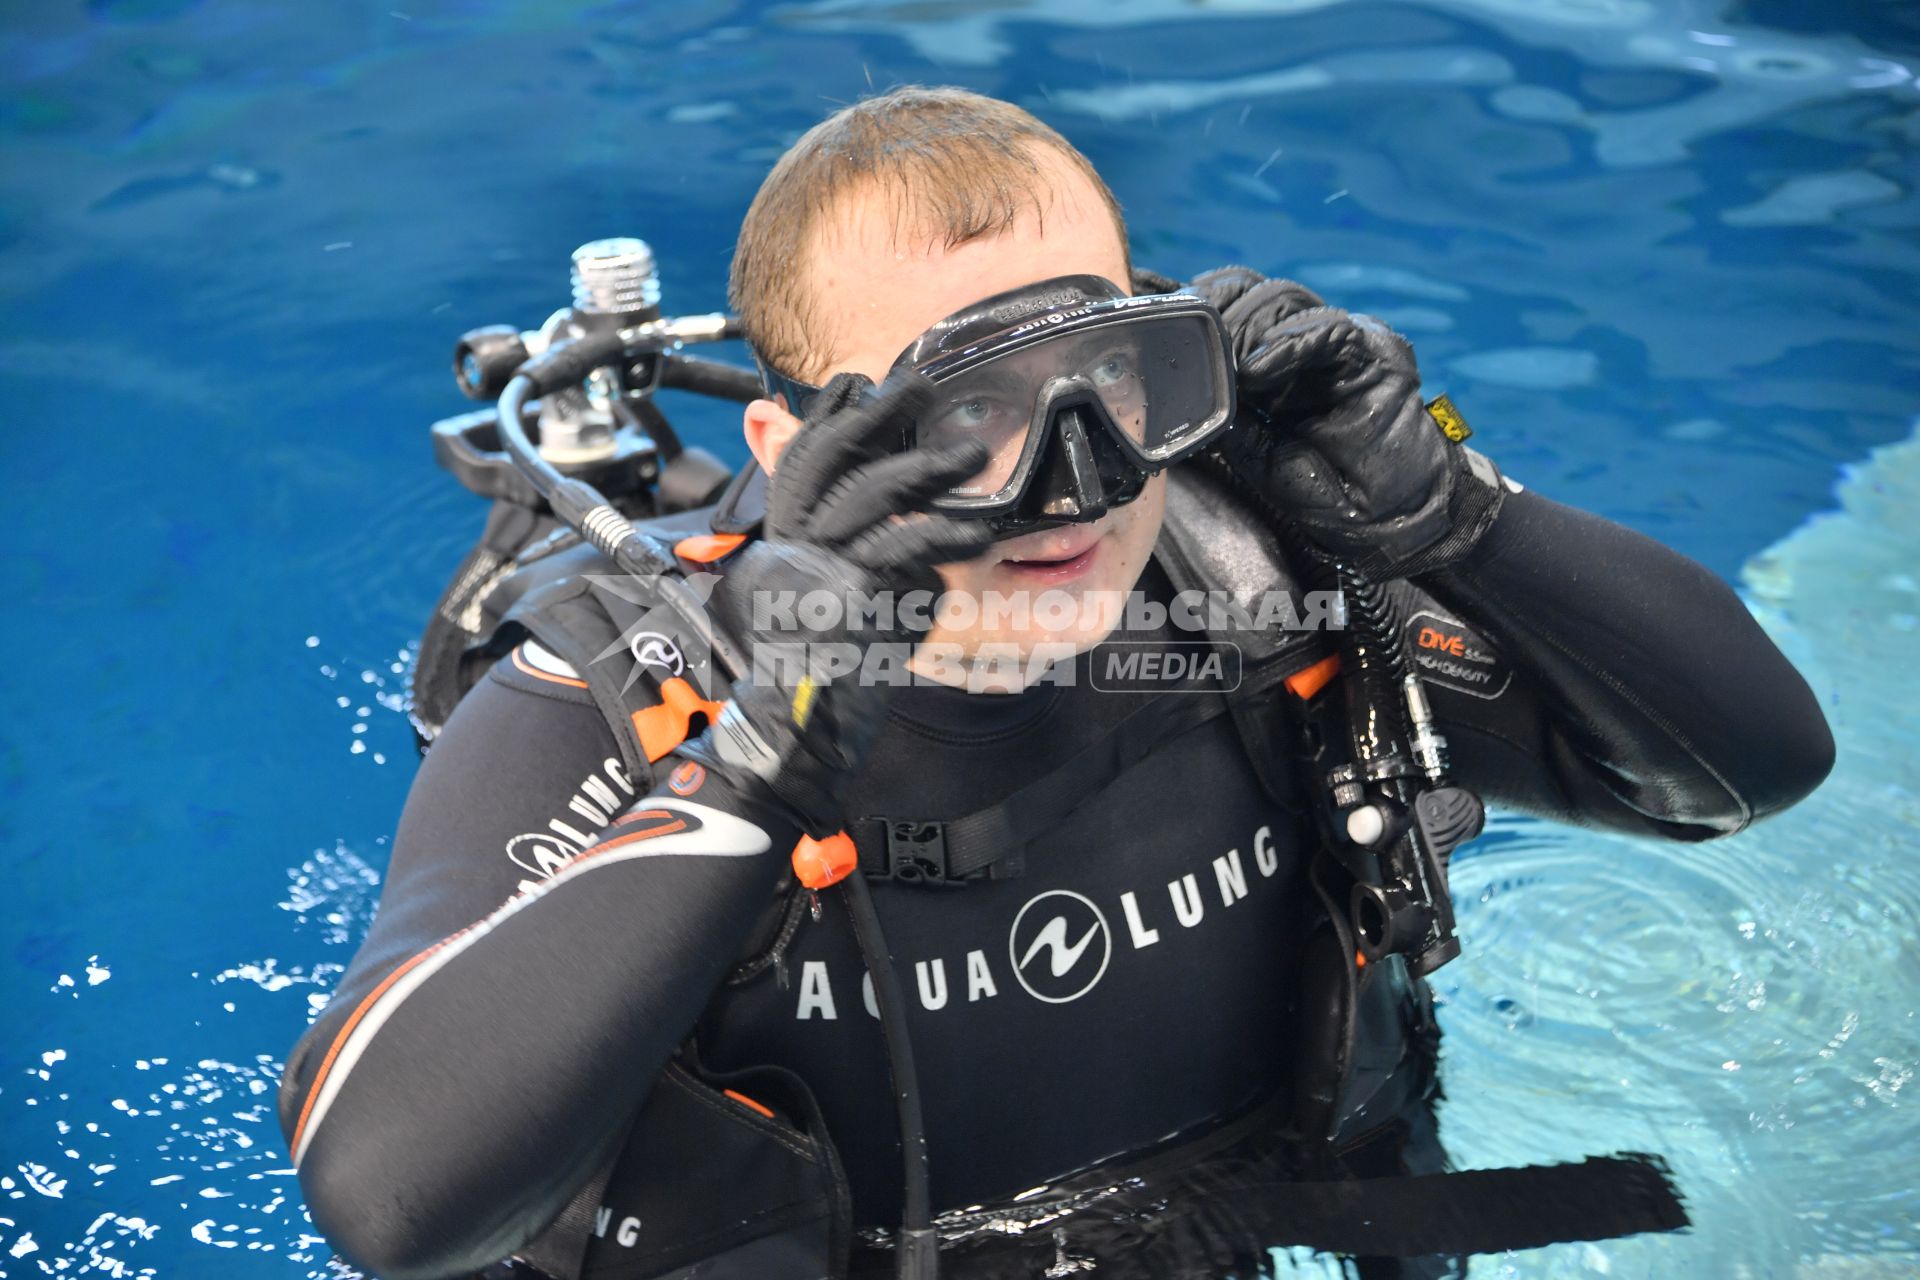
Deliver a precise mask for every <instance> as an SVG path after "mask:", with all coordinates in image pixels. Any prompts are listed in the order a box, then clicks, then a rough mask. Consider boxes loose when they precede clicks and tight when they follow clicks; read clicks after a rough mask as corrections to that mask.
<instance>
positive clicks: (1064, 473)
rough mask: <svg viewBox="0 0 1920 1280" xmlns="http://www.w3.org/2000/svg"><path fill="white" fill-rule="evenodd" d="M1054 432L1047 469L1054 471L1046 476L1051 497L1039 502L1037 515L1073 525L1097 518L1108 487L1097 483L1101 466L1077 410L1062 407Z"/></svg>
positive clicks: (1104, 506)
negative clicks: (1055, 442)
mask: <svg viewBox="0 0 1920 1280" xmlns="http://www.w3.org/2000/svg"><path fill="white" fill-rule="evenodd" d="M1055 432H1056V439H1057V440H1058V442H1059V443H1058V446H1057V448H1056V450H1055V453H1054V458H1053V460H1052V461H1053V465H1052V466H1051V467H1050V468H1049V470H1050V471H1052V472H1053V474H1052V475H1050V476H1048V477H1047V479H1048V480H1050V481H1052V482H1053V483H1051V484H1049V485H1048V489H1050V490H1051V491H1052V494H1053V496H1052V497H1050V498H1048V499H1047V500H1046V502H1045V503H1043V504H1042V505H1041V507H1040V514H1041V515H1042V516H1044V517H1046V518H1047V519H1049V520H1065V521H1068V522H1070V523H1075V524H1086V523H1088V522H1090V521H1094V520H1098V519H1099V518H1100V517H1101V516H1103V515H1105V514H1107V490H1106V486H1105V485H1103V484H1101V483H1100V466H1099V464H1098V462H1096V461H1095V459H1094V456H1093V445H1092V443H1091V442H1090V441H1089V440H1088V439H1087V429H1086V424H1085V422H1084V421H1083V419H1082V418H1081V413H1080V410H1078V409H1064V410H1062V411H1061V413H1060V418H1059V423H1058V425H1057V427H1056V428H1055Z"/></svg>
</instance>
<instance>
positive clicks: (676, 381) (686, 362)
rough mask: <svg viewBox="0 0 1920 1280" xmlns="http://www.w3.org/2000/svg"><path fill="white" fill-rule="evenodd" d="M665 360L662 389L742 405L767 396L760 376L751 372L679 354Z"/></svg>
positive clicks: (662, 369) (661, 373) (718, 362)
mask: <svg viewBox="0 0 1920 1280" xmlns="http://www.w3.org/2000/svg"><path fill="white" fill-rule="evenodd" d="M663 359H664V360H665V361H666V363H665V364H664V365H663V366H661V369H660V385H661V386H662V387H666V388H670V389H672V390H676V391H692V392H695V393H696V394H699V395H703V396H712V397H713V398H714V399H716V400H734V401H737V402H739V403H741V404H745V403H746V402H747V401H749V400H758V399H759V398H760V397H761V396H763V395H765V394H766V391H765V390H764V389H763V388H762V387H761V385H760V375H759V374H757V373H755V372H754V371H753V370H751V369H742V368H740V367H739V366H738V365H731V364H722V363H721V362H720V361H718V360H703V359H701V358H700V357H699V356H687V355H679V354H677V353H676V354H672V355H667V356H665V357H663Z"/></svg>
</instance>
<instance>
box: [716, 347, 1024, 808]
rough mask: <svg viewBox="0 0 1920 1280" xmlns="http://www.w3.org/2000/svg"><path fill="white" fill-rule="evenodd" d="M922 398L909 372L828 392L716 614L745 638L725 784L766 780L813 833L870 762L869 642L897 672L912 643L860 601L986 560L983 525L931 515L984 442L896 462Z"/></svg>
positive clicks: (913, 453) (879, 713) (724, 722)
mask: <svg viewBox="0 0 1920 1280" xmlns="http://www.w3.org/2000/svg"><path fill="white" fill-rule="evenodd" d="M931 398H932V384H930V383H929V382H927V380H926V379H925V378H922V377H920V376H919V375H917V374H907V375H904V376H896V377H894V378H890V379H888V381H887V383H886V384H885V385H884V386H882V387H880V388H878V389H877V390H876V389H875V388H874V385H873V383H872V382H871V381H870V380H869V379H867V378H864V377H861V376H860V375H858V374H840V375H838V376H836V377H835V378H834V379H833V380H832V381H831V382H829V383H827V385H826V387H825V388H824V389H823V391H822V392H821V394H820V395H819V396H818V397H816V399H815V400H814V403H813V405H812V407H811V408H810V409H809V410H808V413H807V419H806V425H805V426H804V427H803V428H802V430H801V431H800V433H799V434H798V435H797V436H795V437H794V439H793V441H792V442H791V443H790V444H789V445H788V446H787V448H786V450H785V452H784V453H782V454H781V456H780V459H779V463H778V466H777V467H776V468H775V470H774V473H773V475H772V477H771V478H770V481H769V483H768V490H767V515H766V521H765V536H764V537H763V538H762V539H760V540H759V541H756V542H753V543H750V544H749V545H748V546H747V547H746V548H744V549H743V550H742V551H741V552H740V554H739V555H738V556H737V557H736V558H735V560H734V561H733V563H732V564H731V565H729V567H728V570H727V574H726V578H725V580H724V582H723V584H722V586H721V588H720V590H719V592H718V593H717V594H716V595H715V598H714V599H715V603H716V604H717V605H718V606H719V607H720V609H721V611H722V613H723V614H724V615H725V616H726V621H727V623H728V624H729V625H730V629H731V630H732V632H733V634H734V635H735V636H736V637H739V638H740V639H742V640H743V641H744V642H745V647H746V649H747V650H748V657H749V660H750V662H751V664H752V667H751V671H750V673H749V674H748V675H747V676H745V677H744V678H742V679H740V680H737V681H735V683H734V686H733V697H732V700H731V702H730V704H729V709H728V711H727V713H726V714H725V715H723V716H722V718H721V723H720V724H719V725H717V726H715V729H714V733H713V737H712V743H711V749H712V750H713V751H714V752H715V753H716V754H717V755H718V757H719V758H720V760H721V761H722V762H724V763H725V764H726V765H729V766H733V769H732V770H730V772H737V770H738V769H739V768H742V767H744V768H745V769H747V770H749V771H750V772H751V773H753V774H755V775H757V776H758V777H760V778H761V779H762V780H763V781H764V782H766V783H767V784H769V785H770V786H771V787H772V789H773V792H774V795H775V796H776V798H777V799H778V800H779V801H780V802H781V803H782V804H783V806H784V807H786V808H788V809H789V810H791V811H792V813H793V815H794V816H795V817H796V818H798V819H799V821H800V825H801V826H803V827H804V828H805V829H806V830H807V833H808V834H809V835H813V836H817V837H823V836H827V835H830V834H832V833H833V832H835V831H837V830H839V829H840V828H841V827H842V826H844V825H845V819H844V815H843V814H842V812H841V800H842V797H843V796H844V794H845V789H846V787H847V785H848V783H850V782H851V781H852V778H853V776H854V775H855V774H856V773H857V772H858V771H859V769H860V767H861V766H862V765H863V764H864V763H865V761H866V755H867V751H868V749H869V748H870V747H871V746H872V743H873V739H874V738H875V736H876V735H877V734H878V732H879V729H880V724H881V721H882V719H883V718H884V716H885V713H886V698H887V695H888V692H889V689H890V685H889V684H888V683H886V682H884V681H875V680H874V679H871V678H863V674H870V671H871V669H872V668H871V665H870V662H869V659H870V658H872V657H874V656H876V655H874V653H873V650H874V647H875V646H876V645H892V646H896V647H897V648H898V652H897V653H895V654H889V655H887V661H886V663H885V666H886V668H887V669H888V670H889V671H892V672H896V673H897V672H903V671H904V670H905V663H906V658H907V657H908V655H909V654H910V653H911V652H912V644H913V638H912V634H911V632H909V631H907V630H906V629H905V628H904V627H903V626H902V625H900V621H901V620H900V617H899V611H898V610H883V611H882V612H881V613H880V615H879V616H880V618H881V619H882V620H885V619H886V618H887V616H888V614H889V612H890V613H891V614H892V621H893V623H894V625H892V626H890V627H880V626H877V625H875V624H874V615H873V614H872V613H871V612H870V611H869V610H867V609H865V608H864V607H861V606H862V605H863V604H864V602H865V601H867V600H869V599H870V598H872V597H875V596H876V595H878V594H879V593H882V592H885V593H891V594H892V597H893V599H894V600H895V601H897V600H898V599H899V598H900V597H901V596H903V595H905V594H906V593H907V592H911V591H917V590H927V591H931V592H934V593H937V592H938V590H939V587H940V579H939V577H938V575H937V574H936V573H935V572H934V566H935V565H938V564H944V563H948V562H952V561H958V560H966V559H969V558H971V557H973V556H976V555H978V554H979V553H980V552H982V551H984V550H985V549H986V548H987V546H988V545H989V544H990V543H991V542H992V533H991V531H990V530H989V529H988V528H987V527H986V525H985V523H984V522H981V521H961V520H951V519H948V518H946V517H944V516H939V515H934V514H931V513H930V512H929V510H928V507H929V504H930V503H931V502H932V501H933V499H934V498H935V497H937V496H938V495H939V494H940V493H942V492H943V491H944V490H946V489H948V488H950V487H952V486H953V485H955V484H957V483H959V482H960V481H962V480H964V479H966V478H967V477H968V476H970V475H973V474H975V473H976V472H978V471H979V470H980V468H981V467H983V466H985V465H986V461H987V454H986V448H985V446H983V445H981V444H979V443H978V442H971V441H970V442H968V443H967V444H965V445H961V446H958V447H955V448H950V449H931V448H917V449H912V450H908V451H906V452H901V450H900V442H901V441H902V440H903V439H904V438H905V430H904V428H905V426H906V424H907V423H908V422H909V421H910V420H911V418H912V416H913V415H914V414H915V413H918V412H920V411H921V410H922V409H924V408H925V406H926V405H927V403H928V402H929V401H930V400H931Z"/></svg>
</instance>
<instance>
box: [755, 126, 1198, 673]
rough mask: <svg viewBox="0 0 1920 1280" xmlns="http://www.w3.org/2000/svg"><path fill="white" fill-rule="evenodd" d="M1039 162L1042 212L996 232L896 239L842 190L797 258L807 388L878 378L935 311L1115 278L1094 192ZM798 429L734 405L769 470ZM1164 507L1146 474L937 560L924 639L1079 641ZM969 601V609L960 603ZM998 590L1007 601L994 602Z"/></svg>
mask: <svg viewBox="0 0 1920 1280" xmlns="http://www.w3.org/2000/svg"><path fill="white" fill-rule="evenodd" d="M1041 163H1042V168H1043V176H1042V184H1041V188H1040V189H1041V190H1042V191H1043V193H1047V195H1046V196H1045V197H1044V198H1043V205H1044V209H1043V211H1042V212H1041V213H1036V212H1035V211H1033V210H1031V209H1028V210H1023V211H1022V212H1021V215H1020V217H1019V218H1018V219H1017V220H1016V221H1015V222H1014V224H1013V226H1012V227H1010V228H1009V229H1008V230H1007V231H1005V232H1003V233H1001V234H999V235H995V236H991V237H986V238H982V239H978V240H973V241H969V242H968V243H966V244H963V245H959V246H957V247H955V248H952V249H946V248H942V247H941V246H940V245H939V244H937V243H936V244H933V245H913V244H909V243H895V236H894V210H893V209H892V207H891V204H890V203H889V202H887V201H885V200H881V199H877V198H855V199H852V200H849V201H848V202H847V205H846V207H845V208H844V209H842V210H841V211H840V212H839V215H838V216H837V217H836V218H834V219H832V220H831V222H830V224H829V225H828V226H827V227H826V228H825V229H824V230H823V232H822V234H821V235H820V236H819V238H818V240H817V241H816V243H815V245H814V247H813V252H812V254H811V255H810V259H809V261H808V262H807V264H806V270H807V272H808V288H809V290H810V292H811V296H812V297H813V298H814V299H816V300H817V302H818V314H819V318H820V332H819V334H817V335H816V341H818V342H819V343H821V345H822V346H823V347H824V348H825V349H826V350H828V351H831V352H832V353H833V358H832V360H831V361H830V362H829V365H828V368H827V369H826V370H811V371H809V372H811V373H814V374H817V375H819V376H818V377H816V378H815V379H813V380H814V381H815V383H816V385H817V384H818V383H820V382H824V381H825V380H826V378H827V376H830V375H831V374H832V373H840V372H853V373H862V374H865V375H866V376H868V377H869V378H872V379H874V380H875V381H876V382H878V381H880V380H882V379H883V378H884V377H885V376H886V373H887V370H888V368H889V367H890V366H891V365H892V363H893V360H894V357H896V356H897V355H899V353H900V352H901V350H902V349H904V348H905V347H906V346H907V345H908V344H909V343H910V342H912V341H913V340H914V339H915V338H917V337H919V336H920V334H922V333H923V332H925V331H926V330H927V329H928V328H930V327H931V326H932V325H933V324H934V323H935V322H936V321H939V320H941V319H943V318H945V317H946V316H948V315H951V314H952V313H954V312H955V311H958V310H960V309H961V308H962V307H965V306H968V305H970V304H972V303H974V302H977V301H979V300H980V299H982V298H985V297H988V296H991V295H993V294H996V293H1001V292H1004V291H1006V290H1009V289H1015V288H1019V287H1021V286H1023V285H1028V284H1034V283H1036V282H1038V281H1041V280H1050V279H1052V278H1054V277H1056V276H1063V275H1080V274H1085V275H1095V276H1101V277H1104V278H1105V279H1108V280H1111V281H1113V282H1115V283H1116V284H1118V285H1120V286H1122V287H1123V288H1124V287H1126V286H1127V283H1128V282H1127V266H1126V261H1127V260H1126V254H1125V251H1124V249H1123V247H1122V245H1121V243H1120V235H1119V231H1118V229H1117V228H1116V227H1115V226H1114V224H1113V218H1112V216H1111V215H1110V214H1109V212H1108V211H1107V208H1106V205H1105V203H1104V202H1103V201H1102V200H1101V199H1100V196H1099V193H1098V192H1097V191H1095V190H1094V188H1093V185H1092V184H1091V183H1090V182H1088V181H1087V180H1086V178H1085V177H1084V176H1082V175H1081V174H1080V173H1079V172H1077V171H1076V170H1075V169H1074V168H1073V166H1072V165H1070V164H1069V163H1067V162H1066V161H1065V160H1064V159H1061V158H1059V157H1057V156H1055V155H1053V154H1052V153H1044V154H1043V156H1042V160H1041ZM1089 374H1090V376H1095V377H1097V376H1098V371H1096V370H1090V371H1089ZM1116 407H1118V406H1116ZM962 411H963V412H972V413H975V414H978V413H980V412H983V411H984V410H983V409H982V408H981V407H980V406H972V407H970V408H964V409H963V410H962ZM799 429H800V423H799V422H798V421H797V420H796V419H795V418H794V417H793V416H792V415H791V414H788V413H787V412H786V411H785V409H784V408H782V407H781V406H780V405H777V404H775V403H773V402H771V401H767V400H757V401H755V402H754V403H753V404H751V405H749V406H747V410H746V433H747V443H748V445H749V447H750V448H752V450H753V452H754V456H755V457H756V458H758V459H759V461H760V464H761V465H762V466H763V467H766V468H767V469H768V470H773V469H775V468H776V467H777V466H778V465H779V455H780V451H781V450H782V449H784V448H785V446H786V443H787V441H788V440H790V439H792V437H793V435H794V434H795V433H796V432H798V431H799ZM1165 504H1166V477H1165V475H1164V474H1162V475H1156V476H1154V477H1153V478H1152V479H1150V480H1149V481H1148V482H1147V484H1146V487H1145V489H1144V490H1143V491H1142V492H1141V495H1140V497H1139V498H1137V499H1136V500H1134V501H1133V502H1130V503H1128V504H1127V505H1125V506H1123V507H1118V508H1115V509H1113V510H1110V511H1108V512H1107V514H1106V515H1104V516H1102V517H1101V518H1100V519H1099V520H1096V521H1093V522H1091V523H1088V524H1071V525H1063V526H1059V527H1055V528H1051V529H1041V530H1038V531H1036V532H1032V533H1025V534H1021V535H1020V536H1018V537H1014V538H1009V539H1006V540H1005V541H1001V542H996V543H995V544H994V545H993V546H992V547H991V548H989V549H988V550H987V551H986V552H985V553H984V554H982V555H980V556H978V557H976V558H975V559H972V560H968V561H963V562H961V563H957V564H949V565H942V566H941V567H940V577H941V579H942V581H943V582H944V583H945V585H946V588H947V590H948V592H949V593H950V594H952V595H954V596H958V597H962V598H963V599H960V600H955V601H950V603H953V604H955V605H957V606H958V607H956V608H955V609H954V611H953V612H951V613H949V614H947V615H946V616H944V617H943V618H942V619H941V620H940V625H938V626H937V627H936V628H935V630H934V632H933V633H932V634H931V635H930V636H929V637H928V641H929V642H930V644H935V645H947V646H953V647H956V648H957V651H958V652H960V653H963V654H966V655H971V656H976V657H979V658H981V659H983V660H984V659H994V658H1001V657H1004V656H1005V655H1006V654H1008V653H1013V654H1016V655H1017V656H1018V658H1019V659H1020V660H1021V661H1023V662H1024V661H1027V660H1029V659H1031V658H1032V657H1033V656H1034V655H1035V654H1036V653H1038V654H1041V655H1044V656H1048V657H1053V656H1062V655H1064V654H1066V653H1069V652H1078V651H1080V650H1083V649H1087V648H1091V647H1092V646H1093V645H1095V644H1097V643H1099V642H1100V640H1102V639H1103V638H1105V636H1106V635H1107V634H1108V632H1110V631H1111V630H1112V628H1113V623H1114V613H1113V609H1112V607H1111V602H1112V601H1113V599H1114V598H1115V597H1116V596H1118V595H1120V594H1122V593H1125V592H1127V591H1130V590H1131V589H1132V588H1133V585H1134V583H1135V582H1136V581H1137V580H1138V579H1139V576H1140V572H1141V570H1142V569H1143V568H1145V567H1146V563H1147V559H1148V557H1149V555H1150V554H1151V553H1152V551H1153V545H1154V542H1155V540H1156V539H1157V538H1158V537H1159V535H1160V522H1161V518H1162V515H1163V514H1164V512H1165ZM1043 596H1044V597H1045V598H1044V599H1043V598H1042V597H1043ZM968 600H971V601H972V602H973V603H974V606H975V607H973V608H967V607H966V601H968ZM1001 601H1009V602H1012V603H1013V606H1014V607H1011V608H1006V607H995V606H996V603H997V602H1001ZM1021 601H1025V602H1026V603H1027V605H1028V607H1027V608H1024V609H1022V608H1020V607H1019V604H1020V602H1021ZM980 687H994V686H993V684H992V683H988V684H986V685H982V686H980Z"/></svg>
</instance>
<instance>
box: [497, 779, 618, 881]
mask: <svg viewBox="0 0 1920 1280" xmlns="http://www.w3.org/2000/svg"><path fill="white" fill-rule="evenodd" d="M636 795H637V793H636V791H635V790H634V785H633V779H632V778H629V777H628V776H627V770H626V766H625V765H623V764H621V763H620V758H619V757H618V756H608V757H607V758H606V759H605V760H602V761H601V762H600V767H599V768H598V769H597V770H595V771H594V772H592V773H590V774H588V775H587V776H586V777H584V778H582V779H581V780H580V785H579V786H577V787H575V788H574V792H573V794H572V795H571V796H568V797H567V806H566V811H565V813H563V814H561V815H560V816H558V817H553V818H549V819H548V820H547V829H546V830H545V831H523V832H521V833H520V834H519V835H517V836H514V837H513V838H512V839H510V840H508V841H507V858H508V860H509V861H511V862H512V863H513V865H514V866H516V867H519V868H520V869H521V870H522V871H524V872H526V873H527V875H528V876H529V877H530V878H529V879H526V880H522V881H521V882H520V887H521V888H522V889H530V888H532V887H533V886H534V884H535V883H537V882H538V881H541V880H548V879H551V878H552V877H554V876H555V875H557V874H559V872H560V871H561V870H562V869H564V868H565V867H566V865H567V864H568V863H569V862H572V861H573V860H574V859H575V858H577V857H579V856H580V851H581V850H582V849H585V848H586V847H587V846H588V845H590V844H592V843H593V833H594V832H596V831H599V830H601V829H603V828H604V827H606V826H607V825H608V824H609V823H611V822H612V821H613V820H614V818H615V817H616V816H617V815H619V814H620V813H621V812H622V811H623V810H625V809H626V807H627V806H628V805H629V804H631V803H632V802H633V800H634V798H635V796H636Z"/></svg>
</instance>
